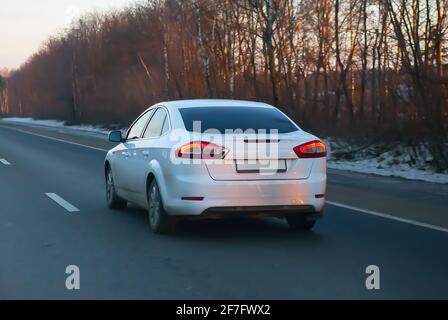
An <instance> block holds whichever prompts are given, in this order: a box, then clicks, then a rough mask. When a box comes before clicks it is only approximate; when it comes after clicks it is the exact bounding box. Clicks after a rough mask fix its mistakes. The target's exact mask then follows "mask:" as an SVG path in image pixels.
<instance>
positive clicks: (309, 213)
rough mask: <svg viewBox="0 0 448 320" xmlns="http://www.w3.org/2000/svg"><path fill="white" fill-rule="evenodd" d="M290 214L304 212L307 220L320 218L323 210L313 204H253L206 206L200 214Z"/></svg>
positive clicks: (209, 215)
mask: <svg viewBox="0 0 448 320" xmlns="http://www.w3.org/2000/svg"><path fill="white" fill-rule="evenodd" d="M291 214H304V215H305V216H306V219H307V220H318V219H320V218H322V216H323V212H322V211H321V212H315V209H314V207H313V206H307V205H303V206H254V207H215V208H208V209H207V210H205V211H204V212H203V213H202V214H201V215H200V216H197V217H200V218H204V219H223V218H234V217H247V218H263V217H278V218H283V217H286V216H287V215H291Z"/></svg>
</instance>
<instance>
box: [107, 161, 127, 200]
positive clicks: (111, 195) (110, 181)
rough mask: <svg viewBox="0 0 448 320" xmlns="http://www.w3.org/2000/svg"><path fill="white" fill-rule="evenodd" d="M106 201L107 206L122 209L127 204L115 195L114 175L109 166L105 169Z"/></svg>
mask: <svg viewBox="0 0 448 320" xmlns="http://www.w3.org/2000/svg"><path fill="white" fill-rule="evenodd" d="M106 201H107V205H108V207H109V208H111V209H124V208H126V206H127V202H126V201H125V200H123V199H121V198H120V197H119V196H118V195H117V192H116V190H115V184H114V177H113V175H112V169H111V168H110V167H108V168H107V170H106Z"/></svg>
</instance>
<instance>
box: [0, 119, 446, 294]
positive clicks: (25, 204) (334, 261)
mask: <svg viewBox="0 0 448 320" xmlns="http://www.w3.org/2000/svg"><path fill="white" fill-rule="evenodd" d="M27 132H28V133H27ZM30 133H33V134H30ZM36 134H38V135H41V136H38V135H36ZM44 136H48V137H51V139H49V138H46V137H44ZM56 139H60V140H65V141H69V142H71V143H66V142H63V141H60V140H56ZM75 143H76V144H75ZM78 144H83V145H88V146H91V147H94V148H97V149H92V148H86V147H85V146H82V145H78ZM108 147H109V144H108V142H106V141H104V139H100V138H96V137H94V136H92V135H89V134H78V133H76V134H75V133H73V132H67V131H64V130H56V129H52V130H47V129H41V128H31V127H22V126H13V125H10V124H5V123H2V122H0V299H16V298H27V299H28V298H31V299H40V298H50V299H74V298H82V299H91V298H99V299H109V298H111V299H122V298H123V299H134V298H138V299H177V298H179V299H302V298H306V299H307V298H335V299H344V298H361V299H378V298H398V299H401V298H445V299H448V229H447V227H448V201H447V199H448V186H447V185H435V184H430V183H424V182H413V181H406V180H402V179H395V178H384V177H375V176H369V175H361V174H351V173H346V172H341V171H330V172H329V188H328V200H330V201H331V203H332V204H331V205H330V204H329V205H327V207H326V211H325V218H324V219H323V220H322V221H320V222H319V223H318V225H317V227H316V228H315V230H314V231H313V232H311V233H309V234H296V233H292V232H290V231H289V230H288V228H287V226H286V223H285V222H283V221H281V220H276V219H262V220H248V221H247V220H232V221H203V222H189V223H185V224H183V225H182V226H181V227H180V228H179V230H178V232H177V233H176V234H174V235H168V236H160V235H154V234H152V233H151V232H150V230H149V226H148V223H147V215H146V212H144V211H142V210H140V209H138V208H135V207H129V208H128V209H126V210H124V211H112V210H109V209H108V208H107V206H106V203H105V195H104V194H105V191H104V178H103V167H102V166H103V160H104V156H105V152H104V151H103V150H102V149H107V148H108ZM2 159H3V160H6V161H1V160H2ZM8 163H9V165H8ZM46 193H55V194H57V195H58V196H60V197H61V198H63V199H65V200H66V201H67V202H69V203H70V204H71V205H73V206H74V207H76V208H77V209H79V211H75V212H71V213H70V212H68V211H67V210H66V209H64V207H63V206H61V205H59V204H57V203H56V202H55V201H53V200H52V199H50V198H49V197H48V196H47V195H46ZM341 205H343V206H350V207H354V208H351V209H348V208H347V207H341ZM378 214H380V215H381V214H383V215H385V217H384V216H383V217H379V216H378ZM394 219H398V220H400V221H396V220H394ZM419 224H424V225H423V226H421V225H419ZM436 229H439V230H436ZM68 265H77V266H78V267H79V268H80V275H81V277H80V280H81V281H80V286H81V287H80V290H67V289H66V287H65V280H66V277H67V276H68V275H67V274H66V273H65V270H66V267H67V266H68ZM369 265H377V266H378V267H379V268H380V286H381V287H380V289H379V290H367V289H366V287H365V280H366V277H367V276H368V275H367V274H366V273H365V269H366V267H367V266H369Z"/></svg>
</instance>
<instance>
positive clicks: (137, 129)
mask: <svg viewBox="0 0 448 320" xmlns="http://www.w3.org/2000/svg"><path fill="white" fill-rule="evenodd" d="M153 112H154V109H153V110H150V111H148V112H146V113H145V114H143V115H141V116H140V118H139V119H138V120H137V121H136V122H135V123H134V124H133V125H132V127H131V128H130V129H129V131H128V135H127V137H126V139H128V140H131V139H136V138H140V137H141V135H142V132H143V130H144V129H145V126H146V124H147V123H148V120H149V119H150V118H151V115H152V114H153Z"/></svg>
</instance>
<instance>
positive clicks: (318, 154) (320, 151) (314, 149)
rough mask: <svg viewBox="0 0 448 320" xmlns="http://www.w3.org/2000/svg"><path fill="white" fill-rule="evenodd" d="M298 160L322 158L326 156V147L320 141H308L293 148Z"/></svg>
mask: <svg viewBox="0 0 448 320" xmlns="http://www.w3.org/2000/svg"><path fill="white" fill-rule="evenodd" d="M294 152H295V153H296V155H297V156H298V157H299V158H323V157H326V156H327V146H326V145H325V144H324V143H323V142H322V141H318V140H316V141H310V142H307V143H305V144H302V145H300V146H297V147H295V148H294Z"/></svg>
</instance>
